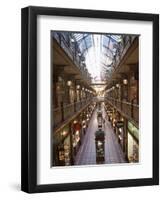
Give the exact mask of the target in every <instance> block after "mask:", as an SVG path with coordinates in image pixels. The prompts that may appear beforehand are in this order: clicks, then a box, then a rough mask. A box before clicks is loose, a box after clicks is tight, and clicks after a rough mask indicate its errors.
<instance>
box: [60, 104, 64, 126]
mask: <svg viewBox="0 0 163 200" xmlns="http://www.w3.org/2000/svg"><path fill="white" fill-rule="evenodd" d="M60 104H61V120H62V122H63V121H64V107H63V102H61V103H60Z"/></svg>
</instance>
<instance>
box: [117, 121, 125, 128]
mask: <svg viewBox="0 0 163 200" xmlns="http://www.w3.org/2000/svg"><path fill="white" fill-rule="evenodd" d="M123 126H124V122H123V121H117V122H116V127H117V128H122V127H123Z"/></svg>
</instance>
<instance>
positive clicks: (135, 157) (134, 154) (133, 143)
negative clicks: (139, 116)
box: [127, 122, 139, 162]
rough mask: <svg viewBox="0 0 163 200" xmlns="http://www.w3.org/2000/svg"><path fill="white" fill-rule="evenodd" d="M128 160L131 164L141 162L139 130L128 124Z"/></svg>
mask: <svg viewBox="0 0 163 200" xmlns="http://www.w3.org/2000/svg"><path fill="white" fill-rule="evenodd" d="M127 137H128V160H129V162H139V130H138V129H137V128H136V127H135V126H134V125H133V124H132V123H131V122H128V132H127Z"/></svg>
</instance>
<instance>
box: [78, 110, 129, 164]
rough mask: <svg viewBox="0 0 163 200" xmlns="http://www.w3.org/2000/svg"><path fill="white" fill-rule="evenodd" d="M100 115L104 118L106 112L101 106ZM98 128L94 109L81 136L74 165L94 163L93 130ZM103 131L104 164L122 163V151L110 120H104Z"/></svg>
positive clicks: (123, 160)
mask: <svg viewBox="0 0 163 200" xmlns="http://www.w3.org/2000/svg"><path fill="white" fill-rule="evenodd" d="M102 115H103V117H104V118H105V116H106V112H105V110H104V107H102ZM97 130H98V123H97V109H95V110H94V113H93V115H92V119H91V120H90V123H89V126H88V129H87V132H86V135H85V137H84V138H83V141H82V145H81V147H80V149H79V151H78V154H77V156H76V160H75V165H92V164H96V149H95V148H96V147H95V132H96V131H97ZM103 131H104V132H105V161H104V164H111V163H112V164H113V163H124V162H126V161H125V159H124V155H123V152H122V150H121V147H120V145H119V143H118V139H117V137H116V136H115V133H114V131H113V129H112V127H111V124H110V122H108V121H107V120H106V122H105V126H103Z"/></svg>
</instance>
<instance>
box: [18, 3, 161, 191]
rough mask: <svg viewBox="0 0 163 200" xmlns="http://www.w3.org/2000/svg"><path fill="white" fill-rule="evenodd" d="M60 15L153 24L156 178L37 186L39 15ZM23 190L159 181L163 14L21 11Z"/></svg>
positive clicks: (142, 183)
mask: <svg viewBox="0 0 163 200" xmlns="http://www.w3.org/2000/svg"><path fill="white" fill-rule="evenodd" d="M38 15H49V16H50V15H51V16H53V15H56V16H65V17H66V16H71V17H88V18H97V19H98V18H102V19H123V20H139V21H150V22H152V23H153V147H152V148H153V150H152V151H153V177H152V178H140V179H130V180H129V179H128V180H113V181H103V180H101V181H95V182H93V181H92V182H87V181H85V182H80V183H79V182H76V183H62V184H47V185H37V181H36V180H37V134H36V133H37V16H38ZM21 77H22V80H21V190H22V191H25V192H28V193H37V192H54V191H67V190H83V189H99V188H115V187H131V186H145V185H146V186H147V185H158V184H159V15H158V14H144V13H128V12H112V11H99V10H82V9H66V8H50V7H35V6H30V7H26V8H22V11H21Z"/></svg>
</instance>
